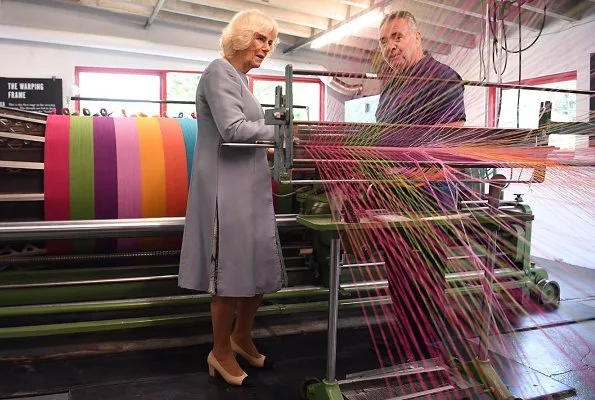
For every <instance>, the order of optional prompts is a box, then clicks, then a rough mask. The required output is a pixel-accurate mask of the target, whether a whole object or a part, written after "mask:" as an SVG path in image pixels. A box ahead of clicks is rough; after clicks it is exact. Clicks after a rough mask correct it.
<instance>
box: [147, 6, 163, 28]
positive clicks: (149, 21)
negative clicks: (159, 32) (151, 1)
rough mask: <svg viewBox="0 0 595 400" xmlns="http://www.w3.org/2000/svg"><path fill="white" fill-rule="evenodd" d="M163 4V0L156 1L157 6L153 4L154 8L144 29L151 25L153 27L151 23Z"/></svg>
mask: <svg viewBox="0 0 595 400" xmlns="http://www.w3.org/2000/svg"><path fill="white" fill-rule="evenodd" d="M163 3H165V0H157V4H155V8H154V9H153V12H152V13H151V16H150V17H149V18H148V19H147V23H146V24H145V29H146V28H148V27H150V26H151V25H153V21H155V18H156V17H157V14H159V11H161V8H162V7H163Z"/></svg>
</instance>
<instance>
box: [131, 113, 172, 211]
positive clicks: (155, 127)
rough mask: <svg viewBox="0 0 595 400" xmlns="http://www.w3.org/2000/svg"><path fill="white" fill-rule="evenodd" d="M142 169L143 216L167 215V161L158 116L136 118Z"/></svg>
mask: <svg viewBox="0 0 595 400" xmlns="http://www.w3.org/2000/svg"><path fill="white" fill-rule="evenodd" d="M136 126H137V127H138V139H139V152H140V171H141V217H142V218H156V217H162V216H164V215H165V161H164V156H163V139H162V135H161V129H160V126H159V121H158V120H157V118H144V117H141V118H136Z"/></svg>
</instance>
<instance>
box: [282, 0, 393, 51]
mask: <svg viewBox="0 0 595 400" xmlns="http://www.w3.org/2000/svg"><path fill="white" fill-rule="evenodd" d="M392 1H393V0H381V1H379V2H377V3H375V4H373V5H371V6H370V7H369V8H367V9H365V10H360V11H359V12H357V13H356V14H355V15H353V16H352V17H350V18H346V19H344V20H343V21H341V22H339V23H338V24H336V25H334V26H332V27H331V28H329V29H327V30H325V31H320V32H318V33H316V34H314V35H312V36H310V37H309V38H307V39H305V40H302V41H300V42H299V43H297V44H296V45H294V46H291V47H289V48H287V49H285V50H284V51H283V53H284V54H287V53H290V52H292V51H294V50H298V49H301V48H302V47H304V46H307V45H309V44H310V43H312V42H313V41H314V40H316V39H318V38H319V37H322V36H323V35H325V34H327V33H329V32H332V31H334V30H335V29H338V28H339V27H341V26H343V25H346V24H348V23H349V22H351V21H353V20H356V19H357V18H360V17H361V16H363V15H365V14H367V13H368V12H370V11H373V10H380V9H382V8H383V7H385V6H387V5H389V4H390V3H391V2H392Z"/></svg>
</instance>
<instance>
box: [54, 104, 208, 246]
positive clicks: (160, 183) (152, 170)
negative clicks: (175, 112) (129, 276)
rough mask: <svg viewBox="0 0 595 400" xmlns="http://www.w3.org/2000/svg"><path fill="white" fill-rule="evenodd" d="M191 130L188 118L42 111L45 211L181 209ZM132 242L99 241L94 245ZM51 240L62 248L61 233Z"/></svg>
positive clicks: (165, 213)
mask: <svg viewBox="0 0 595 400" xmlns="http://www.w3.org/2000/svg"><path fill="white" fill-rule="evenodd" d="M197 131H198V129H197V124H196V120H194V119H192V120H191V119H177V118H153V117H151V118H148V117H142V118H141V117H139V118H122V117H115V118H112V117H104V116H98V117H91V116H70V115H49V116H48V120H47V125H46V132H45V149H44V159H45V161H44V162H45V167H44V194H45V204H44V208H45V219H46V220H48V221H58V220H81V219H122V218H153V217H183V216H184V215H185V212H186V201H187V196H188V184H189V176H190V171H191V169H192V158H193V155H194V146H195V143H196V136H197ZM138 243H139V241H138V240H136V239H119V240H118V241H117V242H116V241H113V242H111V243H109V242H108V241H106V242H103V243H102V245H101V247H102V248H101V249H98V248H97V247H96V249H95V250H101V251H102V252H103V251H110V250H115V249H116V248H117V249H119V250H134V249H138ZM52 246H53V248H52V249H51V250H50V249H48V251H51V252H60V253H64V252H68V251H69V250H70V249H68V248H66V242H64V241H58V242H53V244H52ZM142 247H145V246H142ZM87 250H89V249H87Z"/></svg>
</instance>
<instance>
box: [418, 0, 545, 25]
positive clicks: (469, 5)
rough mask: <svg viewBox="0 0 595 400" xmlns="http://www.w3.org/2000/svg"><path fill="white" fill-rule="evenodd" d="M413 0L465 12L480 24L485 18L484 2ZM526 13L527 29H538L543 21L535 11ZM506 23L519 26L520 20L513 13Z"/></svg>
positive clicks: (525, 23)
mask: <svg viewBox="0 0 595 400" xmlns="http://www.w3.org/2000/svg"><path fill="white" fill-rule="evenodd" d="M413 1H414V2H416V3H419V4H425V5H428V6H432V7H436V8H439V9H441V10H446V11H450V12H452V13H455V15H456V14H464V15H467V16H469V17H473V18H475V19H477V20H478V21H476V22H477V23H479V24H480V26H483V18H484V12H483V10H482V3H483V2H480V1H469V0H413ZM441 13H442V12H436V10H434V14H441ZM529 14H531V15H529ZM524 15H525V18H524V19H523V18H521V23H522V25H524V27H525V28H526V29H529V30H533V31H538V30H539V27H540V26H541V21H540V20H538V18H535V17H536V15H535V13H531V12H529V13H526V14H524ZM454 18H457V19H460V15H459V16H457V17H454ZM457 19H453V20H451V22H453V21H457ZM504 24H505V25H508V26H512V27H518V22H517V21H516V17H514V16H512V15H511V16H509V17H507V18H506V19H505V20H504Z"/></svg>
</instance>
